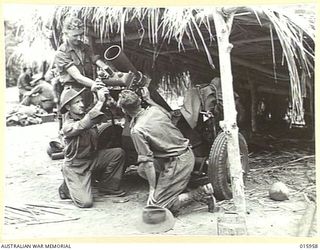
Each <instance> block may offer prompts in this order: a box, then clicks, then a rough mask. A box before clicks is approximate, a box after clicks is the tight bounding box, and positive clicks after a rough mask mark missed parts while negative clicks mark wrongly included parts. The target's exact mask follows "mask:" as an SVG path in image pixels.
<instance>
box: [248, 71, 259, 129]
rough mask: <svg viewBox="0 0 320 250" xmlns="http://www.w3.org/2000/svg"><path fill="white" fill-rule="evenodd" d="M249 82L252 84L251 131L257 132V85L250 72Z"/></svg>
mask: <svg viewBox="0 0 320 250" xmlns="http://www.w3.org/2000/svg"><path fill="white" fill-rule="evenodd" d="M248 82H249V85H250V96H251V131H252V132H257V106H258V99H257V87H256V85H255V84H254V82H253V80H252V79H251V78H250V76H249V74H248Z"/></svg>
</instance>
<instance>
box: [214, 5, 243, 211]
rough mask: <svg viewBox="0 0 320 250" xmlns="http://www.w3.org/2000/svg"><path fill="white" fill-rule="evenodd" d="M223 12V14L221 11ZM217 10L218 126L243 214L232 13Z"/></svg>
mask: <svg viewBox="0 0 320 250" xmlns="http://www.w3.org/2000/svg"><path fill="white" fill-rule="evenodd" d="M224 13H225V11H224ZM224 13H223V11H222V10H221V9H218V8H217V9H215V10H214V13H213V18H214V25H215V28H216V34H217V39H218V46H219V62H220V75H221V85H222V98H223V112H224V121H222V122H221V124H220V126H221V128H222V129H223V131H224V133H225V134H226V135H227V143H228V144H227V145H228V161H229V166H230V177H231V186H232V194H233V201H234V205H235V208H236V210H237V212H238V213H241V214H244V213H245V211H246V204H245V196H244V184H243V179H242V171H243V170H242V166H241V161H240V150H239V138H238V130H239V129H238V126H237V120H236V117H237V112H236V109H235V101H234V96H233V85H232V82H233V79H232V70H231V57H230V52H231V49H232V44H230V43H229V35H230V32H231V27H232V22H233V16H234V12H233V13H230V14H228V15H225V14H224Z"/></svg>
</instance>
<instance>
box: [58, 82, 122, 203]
mask: <svg viewBox="0 0 320 250" xmlns="http://www.w3.org/2000/svg"><path fill="white" fill-rule="evenodd" d="M84 91H85V89H82V90H81V91H79V92H78V91H76V90H75V89H73V88H69V89H66V90H65V91H64V92H63V93H62V95H61V113H62V114H65V113H66V115H65V121H64V123H63V127H62V133H63V137H64V141H65V149H64V154H65V160H64V164H63V167H62V174H63V177H64V182H63V183H62V185H61V186H60V187H59V195H60V198H61V199H67V198H71V199H72V200H73V202H74V204H75V205H76V206H78V207H81V208H84V207H91V206H92V204H93V196H92V192H91V188H92V187H91V182H92V181H91V176H92V174H96V173H97V172H98V173H99V175H100V180H99V183H98V189H99V191H100V192H101V193H103V194H106V195H114V196H123V195H125V192H124V191H123V190H121V189H120V188H119V187H120V180H121V178H122V174H123V170H124V169H123V168H124V163H125V154H124V151H123V150H122V149H120V148H111V149H102V150H98V149H97V144H98V131H97V127H96V125H97V124H98V123H99V120H100V119H101V116H103V113H102V112H101V109H102V107H103V106H104V103H105V101H106V94H108V89H107V88H101V89H99V90H98V91H97V95H98V101H97V102H96V104H95V105H94V106H93V108H92V109H91V110H90V111H89V112H88V113H86V112H85V107H84V103H83V98H82V96H81V94H82V93H83V92H84Z"/></svg>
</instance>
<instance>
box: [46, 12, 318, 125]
mask: <svg viewBox="0 0 320 250" xmlns="http://www.w3.org/2000/svg"><path fill="white" fill-rule="evenodd" d="M233 10H236V12H235V16H234V20H233V23H234V25H233V29H232V32H231V37H230V38H231V42H233V43H234V44H235V47H234V49H233V54H234V56H235V57H236V56H237V58H236V59H238V60H237V61H236V60H235V62H238V64H240V66H241V64H242V65H244V66H246V67H248V65H249V66H251V67H252V68H253V69H254V70H258V71H260V74H261V78H259V81H260V79H261V81H265V84H267V80H268V79H269V80H270V79H273V80H274V81H276V82H277V85H280V83H279V84H278V82H281V81H282V82H283V81H285V80H286V79H288V82H289V84H290V88H289V89H290V93H291V101H292V104H293V112H294V114H295V117H296V120H297V122H300V123H303V98H302V91H301V89H302V87H301V85H302V84H303V83H302V82H301V79H300V78H301V75H302V73H301V72H305V74H306V75H308V76H309V77H312V76H311V72H312V71H313V65H314V38H315V25H314V23H313V22H312V20H314V19H312V18H309V19H307V20H306V19H303V18H301V17H299V16H297V15H295V14H292V13H291V12H288V11H283V9H280V8H274V7H268V6H265V7H251V8H247V7H241V8H240V7H239V8H238V7H236V8H233ZM69 14H75V15H77V16H78V17H80V18H82V19H83V20H84V21H85V23H86V29H87V31H89V30H90V29H92V30H93V32H94V33H95V36H96V37H97V38H98V39H99V40H100V42H101V43H103V41H104V40H109V41H110V42H112V41H113V40H114V39H115V37H116V36H117V35H118V36H119V37H120V39H119V42H120V44H121V45H122V47H124V48H125V49H126V51H128V52H129V53H131V54H133V55H135V56H136V57H142V58H145V55H142V53H141V52H142V51H143V52H145V53H146V52H147V53H149V52H148V51H152V54H150V58H151V59H150V60H153V62H149V63H146V60H145V59H143V60H138V61H142V62H143V64H144V66H145V65H147V66H149V67H148V68H149V70H153V71H157V72H156V73H157V74H160V75H161V74H162V75H166V74H167V73H169V71H170V68H172V72H171V73H173V78H174V75H177V74H176V73H175V71H176V67H178V66H179V64H173V65H172V66H174V67H171V66H170V65H169V66H168V65H167V66H166V65H165V64H168V63H167V62H170V61H172V58H173V57H175V58H178V61H180V62H184V61H185V62H186V63H180V64H181V65H183V66H186V65H187V66H188V65H190V67H189V68H186V70H192V69H191V67H194V70H193V72H197V71H198V72H200V73H199V74H202V75H208V74H212V71H211V70H210V67H206V66H205V65H202V63H201V62H203V61H201V60H200V59H199V60H198V59H196V58H193V56H192V55H190V54H188V51H191V52H192V51H198V52H199V53H198V54H201V53H202V54H203V55H204V56H205V57H206V59H207V62H206V63H207V66H208V64H209V65H211V69H212V68H213V65H214V66H218V65H217V63H216V62H215V61H214V58H213V56H216V50H217V45H216V41H215V30H214V25H213V20H212V9H211V10H210V8H182V7H177V8H124V7H79V6H67V7H65V6H63V7H62V6H59V7H56V10H55V13H54V15H53V16H52V19H51V21H50V23H51V24H52V28H53V29H54V30H55V31H56V32H58V33H59V32H60V31H61V27H62V23H63V20H64V18H65V16H66V15H69ZM226 14H227V9H226ZM309 16H310V15H309ZM311 16H312V15H311ZM310 20H311V21H310ZM60 33H61V32H60ZM129 35H136V37H137V38H136V40H131V41H126V40H127V37H128V36H129ZM250 41H252V42H250ZM254 41H256V42H254ZM270 41H271V42H270ZM134 42H136V43H134ZM246 43H247V44H248V45H249V46H246ZM241 44H243V45H242V46H241ZM137 46H138V47H140V48H141V49H140V50H139V48H138V47H137ZM237 46H238V47H237ZM237 48H239V49H238V50H237ZM240 49H241V50H240ZM268 51H270V52H269V53H268ZM139 53H141V55H139ZM280 55H282V56H280ZM161 58H164V59H163V60H166V63H161ZM156 60H157V62H156ZM251 60H252V61H253V63H252V64H254V65H252V64H250V61H251ZM263 60H264V61H265V62H266V63H267V62H269V64H270V66H271V64H272V66H271V67H270V70H268V69H263V68H266V67H267V64H264V63H263ZM173 61H175V60H173ZM216 61H217V60H216ZM148 64H149V65H148ZM160 65H165V66H164V67H162V68H161V67H160ZM220 67H221V66H220ZM206 71H207V72H206ZM210 71H211V73H208V72H210ZM241 71H243V68H241V67H239V69H238V70H235V75H236V77H240V78H241V77H242V76H241ZM178 74H180V72H179V73H178ZM173 78H172V79H173ZM159 79H160V78H159ZM166 82H167V83H168V84H169V85H171V86H172V85H173V86H176V84H175V83H174V82H175V81H171V80H170V81H169V80H168V81H166ZM176 82H179V81H176ZM269 85H271V84H269ZM272 86H273V85H272Z"/></svg>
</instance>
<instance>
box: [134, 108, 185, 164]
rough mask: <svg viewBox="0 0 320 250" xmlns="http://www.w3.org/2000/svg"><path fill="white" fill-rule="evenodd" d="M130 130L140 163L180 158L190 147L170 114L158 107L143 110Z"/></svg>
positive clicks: (135, 118)
mask: <svg viewBox="0 0 320 250" xmlns="http://www.w3.org/2000/svg"><path fill="white" fill-rule="evenodd" d="M130 128H131V138H132V140H133V143H134V145H135V148H136V150H137V153H138V163H140V162H148V161H153V160H154V158H168V157H173V156H178V155H179V152H181V151H183V150H186V149H187V147H188V145H189V140H188V139H186V138H184V137H183V135H182V133H181V132H180V130H179V129H178V128H177V127H175V126H174V125H173V123H172V122H171V119H170V114H169V113H168V112H166V111H164V110H162V109H160V108H159V107H156V106H150V107H148V108H147V109H143V110H141V112H140V113H139V114H138V115H137V116H136V117H134V118H133V119H132V121H131V124H130Z"/></svg>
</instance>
